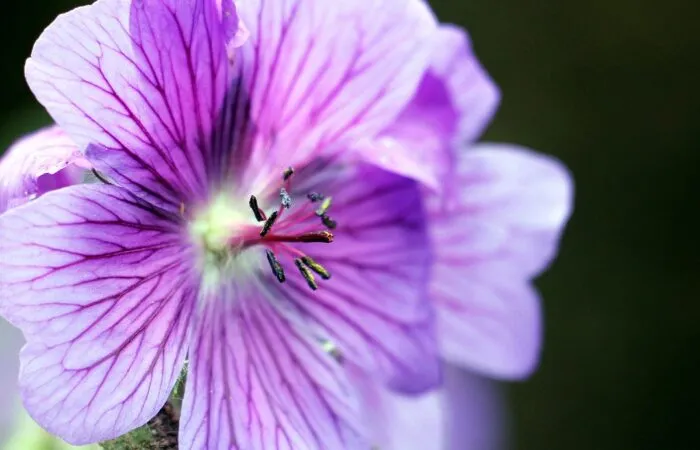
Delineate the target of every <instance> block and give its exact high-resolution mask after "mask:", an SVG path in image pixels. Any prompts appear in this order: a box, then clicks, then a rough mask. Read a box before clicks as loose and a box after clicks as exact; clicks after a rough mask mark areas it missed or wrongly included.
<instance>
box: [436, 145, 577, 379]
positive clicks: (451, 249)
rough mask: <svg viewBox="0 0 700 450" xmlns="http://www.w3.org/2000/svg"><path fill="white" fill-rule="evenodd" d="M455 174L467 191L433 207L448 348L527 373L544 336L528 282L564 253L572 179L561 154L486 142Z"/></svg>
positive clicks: (439, 299) (513, 374)
mask: <svg viewBox="0 0 700 450" xmlns="http://www.w3.org/2000/svg"><path fill="white" fill-rule="evenodd" d="M453 181H454V183H455V185H456V186H459V192H455V195H454V197H451V198H447V199H441V198H438V197H437V196H435V197H433V198H432V199H431V202H430V206H429V211H430V216H431V220H432V224H431V225H432V227H431V236H432V241H433V243H434V246H435V251H436V256H435V258H436V261H435V273H434V278H433V282H432V286H431V292H432V296H433V299H434V300H435V302H436V303H437V305H438V317H439V327H440V333H441V345H442V351H443V355H444V356H445V357H446V358H447V359H448V360H450V361H452V362H455V363H459V364H463V365H465V366H467V367H471V368H474V369H477V370H480V371H482V372H485V373H487V374H489V375H492V376H497V377H505V378H520V377H523V376H526V375H528V374H529V373H530V372H531V371H532V370H533V368H534V366H535V365H536V363H537V360H538V357H539V349H540V340H541V324H540V306H539V299H538V297H537V294H536V292H535V291H534V289H533V288H532V287H531V286H530V285H529V281H530V279H531V278H532V277H534V276H535V275H537V274H538V273H539V272H541V271H542V270H544V269H545V267H546V266H547V264H549V262H550V261H551V260H552V258H553V257H554V255H555V253H556V249H557V245H558V242H559V238H560V235H561V232H562V230H563V227H564V225H565V223H566V221H567V220H568V217H569V214H570V212H571V205H572V183H571V179H570V177H569V174H568V172H567V170H566V168H565V167H564V166H563V165H562V164H561V163H559V162H558V161H556V160H554V159H553V158H549V157H546V156H543V155H538V154H536V153H534V152H532V151H529V150H526V149H523V148H519V147H514V146H508V145H497V144H483V145H477V146H475V147H474V148H473V149H472V150H470V151H469V152H464V153H462V154H461V155H460V159H459V162H458V167H457V173H456V174H455V179H454V180H453Z"/></svg>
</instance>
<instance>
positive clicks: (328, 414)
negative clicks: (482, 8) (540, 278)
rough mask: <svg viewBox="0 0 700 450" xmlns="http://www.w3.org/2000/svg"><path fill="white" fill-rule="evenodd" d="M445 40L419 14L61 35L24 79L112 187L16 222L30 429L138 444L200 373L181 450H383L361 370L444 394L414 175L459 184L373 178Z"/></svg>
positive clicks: (412, 6) (73, 26)
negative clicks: (435, 46) (137, 433)
mask: <svg viewBox="0 0 700 450" xmlns="http://www.w3.org/2000/svg"><path fill="white" fill-rule="evenodd" d="M243 24H244V25H245V28H243V26H242V25H243ZM435 30H436V22H435V20H434V17H433V16H432V14H431V13H430V11H429V10H428V8H427V6H426V5H425V4H424V3H423V2H417V1H415V0H362V1H355V2H344V3H343V2H341V3H337V2H328V1H325V0H318V1H310V0H304V1H302V0H287V1H284V0H256V1H253V0H251V1H245V2H241V3H240V5H239V6H238V9H236V8H235V7H234V4H233V3H232V1H231V0H223V1H219V2H215V1H214V0H138V1H136V0H134V1H131V2H128V1H125V0H99V1H98V2H96V3H95V4H93V5H91V6H87V7H82V8H78V9H76V10H73V11H72V12H69V13H67V14H65V15H62V16H60V17H59V18H57V19H56V21H55V22H54V23H53V24H52V25H51V26H49V27H48V28H47V30H46V31H45V32H44V33H43V34H42V35H41V37H40V38H39V39H38V41H37V43H36V45H35V47H34V50H33V52H32V56H31V58H30V59H29V61H28V62H27V66H26V76H27V80H28V82H29V85H30V87H31V89H32V91H33V92H34V94H35V95H36V97H37V98H38V100H39V101H40V102H41V103H42V104H43V105H44V106H45V107H46V108H47V110H48V111H49V113H50V114H51V115H52V117H53V118H54V120H55V121H56V123H57V124H58V126H59V127H60V129H61V130H63V131H64V132H65V133H66V134H67V135H68V136H70V138H71V139H72V143H73V144H72V145H74V146H75V147H77V148H79V149H81V150H83V151H84V154H85V157H86V159H87V162H88V164H87V165H86V166H88V165H89V167H91V168H92V169H94V171H95V172H94V173H95V174H96V177H97V180H96V181H97V182H92V183H84V184H77V185H72V186H69V187H64V188H61V189H56V190H53V191H51V192H48V193H44V194H43V195H40V196H39V197H38V198H36V199H33V200H32V201H29V202H28V203H26V204H23V205H21V206H18V207H15V208H12V209H10V210H8V211H7V212H5V213H4V214H3V215H2V216H0V233H1V236H0V252H1V254H2V255H3V256H2V261H1V262H0V274H1V275H0V305H1V306H0V313H2V315H3V316H5V317H6V318H7V319H8V320H10V321H11V322H12V323H13V324H14V325H16V326H18V327H19V328H21V329H22V331H23V332H24V334H25V337H26V339H27V341H28V343H27V345H26V346H25V347H24V348H23V350H22V351H21V354H20V359H21V372H20V387H21V391H22V397H23V401H24V404H25V406H26V408H27V410H28V411H29V412H30V414H31V415H32V417H33V418H34V419H35V420H37V421H38V422H39V423H40V424H41V425H42V426H43V427H45V428H46V429H47V430H48V431H50V432H52V433H54V434H57V435H59V436H61V437H62V438H64V439H65V440H67V441H69V442H71V443H77V444H79V443H88V442H94V441H100V440H105V439H109V438H112V437H115V436H118V435H120V434H123V433H125V432H128V431H129V430H131V429H133V428H135V427H137V426H139V425H141V424H143V423H145V422H146V421H147V420H148V419H150V418H151V417H153V416H154V415H155V414H156V412H157V411H158V410H159V408H160V407H161V406H162V405H163V404H164V402H165V401H166V399H167V398H168V396H169V395H170V393H171V390H172V388H173V385H174V384H175V382H176V380H177V379H178V377H179V376H180V373H181V370H182V368H183V366H184V365H185V361H186V360H187V362H188V364H187V381H186V387H185V397H184V404H183V410H182V418H181V429H180V446H181V448H187V449H203V448H209V449H213V448H221V449H224V448H225V449H231V448H237V449H273V448H275V449H276V448H294V449H307V448H308V449H341V448H343V449H345V448H368V447H369V445H370V443H369V441H368V439H369V437H368V434H369V431H368V430H367V427H366V426H365V423H364V422H363V420H362V419H363V418H362V417H361V415H360V402H359V398H358V397H359V396H358V395H356V388H355V387H354V386H353V385H352V383H351V382H350V381H349V377H348V374H347V373H348V370H346V369H353V370H358V371H361V372H362V373H365V374H367V376H369V377H371V379H372V380H374V381H375V382H376V383H380V384H382V385H384V386H387V387H388V388H389V389H391V390H394V391H397V392H404V393H418V392H423V391H425V390H427V389H430V388H432V387H434V386H436V385H437V384H438V383H439V381H440V364H439V360H438V358H437V351H436V348H435V343H434V339H433V334H434V333H433V327H432V323H433V320H432V319H433V317H434V315H433V313H432V308H431V305H430V303H429V302H428V301H427V283H428V277H429V271H430V263H431V247H430V242H429V235H428V230H427V227H426V217H425V213H424V208H423V206H422V198H421V195H422V194H421V190H420V187H419V186H418V184H417V183H416V182H415V181H413V180H412V179H410V178H407V177H404V176H402V175H404V174H410V175H413V176H414V177H416V178H419V179H424V178H425V179H435V177H436V176H438V174H439V173H441V171H442V170H443V169H444V168H443V167H442V166H440V167H438V166H437V165H435V167H433V166H432V162H431V161H430V155H429V154H426V152H428V149H426V151H425V152H424V153H415V155H413V154H412V153H411V152H405V150H404V149H403V147H402V146H401V145H388V146H383V147H382V151H381V154H382V155H383V156H384V157H385V158H383V159H381V161H380V163H381V162H385V161H387V160H390V161H392V164H390V165H386V164H384V166H383V168H378V167H376V166H375V165H373V164H371V163H372V162H374V159H375V158H376V157H377V154H378V151H377V149H376V147H375V146H374V145H372V142H373V141H374V140H375V139H376V138H377V137H378V136H379V135H380V134H381V133H383V132H384V130H390V129H391V126H392V123H393V122H394V121H395V119H396V118H397V116H399V114H401V113H402V111H404V109H405V107H406V105H407V104H408V102H409V101H410V100H411V98H412V97H413V95H414V93H415V91H416V89H417V86H418V84H419V82H420V80H421V78H422V75H423V73H424V71H425V69H426V67H427V65H428V62H429V61H428V58H429V55H430V51H431V48H430V45H428V43H429V40H430V37H431V36H432V35H433V33H434V32H435ZM35 144H37V143H35ZM44 146H46V147H51V148H52V146H51V144H50V141H49V140H48V139H47V140H45V141H44V144H42V145H38V144H37V145H36V147H35V148H34V150H33V152H36V154H40V155H43V154H45V152H50V149H48V148H42V147H44ZM71 154H72V153H71ZM25 155H26V153H25ZM426 158H427V159H428V160H427V164H426V160H425V159H426ZM64 162H65V163H66V164H68V163H69V162H70V161H69V160H68V159H66V160H65V161H64ZM4 164H6V165H7V166H11V167H10V168H11V169H18V166H17V164H16V163H12V164H11V163H10V162H7V161H5V163H4ZM291 168H293V173H292V169H291ZM417 168H421V170H417ZM423 171H425V174H426V175H424V174H423ZM40 172H41V171H40V170H36V169H35V167H34V166H31V167H29V168H26V169H24V171H23V172H22V175H23V176H24V178H23V180H35V179H37V178H38V176H39V173H40ZM10 184H11V186H14V187H17V186H21V187H22V188H20V189H19V190H17V191H13V192H9V193H6V194H4V195H5V196H6V197H8V198H12V199H15V198H22V199H26V197H27V195H26V193H28V192H32V193H35V194H42V192H41V190H40V189H25V187H26V186H27V185H28V183H26V182H24V181H17V180H15V181H12V182H11V183H10ZM30 197H31V195H30ZM331 199H332V200H331ZM290 202H291V204H290ZM288 206H290V207H289V208H288ZM331 242H332V243H331ZM327 278H330V279H327Z"/></svg>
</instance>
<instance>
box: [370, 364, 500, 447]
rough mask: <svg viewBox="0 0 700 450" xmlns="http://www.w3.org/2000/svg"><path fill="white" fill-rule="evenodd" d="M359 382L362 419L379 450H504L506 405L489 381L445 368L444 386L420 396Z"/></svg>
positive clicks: (454, 369)
mask: <svg viewBox="0 0 700 450" xmlns="http://www.w3.org/2000/svg"><path fill="white" fill-rule="evenodd" d="M359 381H360V382H361V383H362V388H363V400H364V402H363V407H364V414H365V415H364V417H366V418H368V422H369V423H371V424H372V430H373V435H374V436H375V440H374V442H377V443H378V448H381V449H382V450H424V449H431V450H497V449H501V448H505V446H504V444H505V443H506V441H507V439H506V435H507V433H506V431H507V430H506V428H507V423H506V422H507V421H506V418H505V417H504V416H505V408H504V404H503V403H504V402H503V398H502V395H501V393H500V392H499V388H498V385H497V383H496V382H494V381H493V380H489V379H486V378H483V377H481V376H478V375H475V374H473V373H470V372H467V371H464V370H461V369H458V368H456V367H451V366H449V365H448V366H447V367H446V368H445V380H444V383H443V387H442V388H441V389H439V390H436V391H433V392H430V393H428V394H425V395H422V396H420V397H405V396H402V395H400V394H396V393H393V392H390V391H388V390H386V389H383V388H381V387H380V386H377V385H376V384H372V383H367V381H366V380H362V379H360V380H359ZM363 382H364V383H363ZM417 424H420V426H416V425H417Z"/></svg>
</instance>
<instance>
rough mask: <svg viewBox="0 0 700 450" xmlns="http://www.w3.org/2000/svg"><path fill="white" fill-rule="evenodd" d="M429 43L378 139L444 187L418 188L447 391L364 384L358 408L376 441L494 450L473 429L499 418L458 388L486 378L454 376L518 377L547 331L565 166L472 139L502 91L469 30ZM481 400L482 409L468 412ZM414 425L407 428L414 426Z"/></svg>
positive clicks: (403, 446)
mask: <svg viewBox="0 0 700 450" xmlns="http://www.w3.org/2000/svg"><path fill="white" fill-rule="evenodd" d="M432 42H433V48H434V51H433V53H432V55H433V56H432V61H431V65H430V68H429V70H428V72H427V73H426V75H425V77H424V79H423V81H422V83H421V85H420V87H419V90H418V93H417V94H416V97H415V98H414V100H413V101H412V102H411V104H409V106H408V107H407V109H406V111H405V112H404V113H403V114H402V115H401V116H400V117H399V119H398V120H397V121H396V123H394V124H393V125H392V126H391V127H390V128H389V129H388V130H387V131H386V132H385V134H384V136H383V138H382V139H383V141H384V142H388V143H391V142H400V144H401V146H402V147H403V148H406V149H408V150H409V151H408V152H406V153H405V154H404V155H415V154H424V155H425V159H424V162H425V164H427V165H429V166H431V167H433V168H434V169H437V171H436V172H433V174H438V176H439V178H431V177H430V176H429V174H428V173H427V172H426V171H421V170H420V167H421V166H411V165H408V164H401V167H402V168H403V170H404V173H406V174H409V175H412V176H414V177H416V178H418V179H421V180H423V181H424V182H426V183H428V184H433V185H434V186H435V187H436V188H439V193H436V192H434V191H428V190H424V197H425V202H426V205H427V211H428V222H429V225H428V229H429V235H430V239H431V243H432V245H433V250H434V264H433V267H432V274H431V281H430V298H431V301H432V302H433V303H434V305H435V307H436V310H437V332H438V336H439V345H440V353H441V356H442V357H443V359H444V360H445V364H446V366H447V373H448V376H447V379H446V383H445V386H444V388H443V389H442V390H440V391H436V392H433V393H430V394H427V395H424V396H422V397H418V398H407V397H405V396H401V395H399V394H396V393H392V392H389V391H387V390H384V389H382V388H381V387H380V386H377V385H376V384H371V383H369V384H368V385H369V386H370V388H366V390H367V391H368V392H369V393H367V392H366V393H365V403H366V406H365V409H366V410H367V411H368V413H373V414H374V416H375V418H374V420H373V421H372V423H373V424H374V425H375V435H376V436H378V438H377V440H379V441H381V442H383V444H384V445H383V446H382V447H381V448H382V449H388V450H414V449H415V450H422V449H425V448H431V449H436V450H440V449H445V450H481V449H495V448H501V446H502V444H503V441H502V440H498V439H487V437H488V436H491V437H492V438H493V437H494V435H493V434H489V433H486V435H480V434H479V431H485V430H487V429H489V428H488V427H489V426H492V425H498V420H497V419H494V420H495V421H489V420H486V419H485V417H489V415H490V414H491V413H490V411H492V408H493V407H494V405H493V404H491V403H490V401H489V400H487V397H481V398H479V397H476V398H473V399H471V400H470V399H469V398H466V396H465V395H464V392H472V393H474V392H476V391H478V388H476V386H479V385H482V384H483V383H487V382H486V381H484V380H483V379H476V380H474V379H470V378H469V377H468V376H465V375H461V376H460V375H452V376H449V374H450V373H452V374H455V373H457V374H459V373H462V374H463V373H464V372H463V370H462V369H458V367H461V368H464V369H467V370H468V371H474V372H476V373H480V374H482V376H486V377H492V378H497V379H502V380H518V379H522V378H525V377H527V376H528V375H530V374H531V373H532V371H533V370H534V369H535V367H536V365H537V362H538V360H539V354H540V348H541V339H542V330H541V311H540V301H539V298H538V295H537V292H536V291H535V289H534V288H533V286H532V283H531V281H532V279H533V278H534V277H535V276H537V275H538V274H539V273H541V272H542V271H543V270H544V269H545V268H546V267H547V266H548V264H549V263H550V262H551V260H552V259H553V258H554V256H555V254H556V250H557V246H558V242H559V238H560V235H561V233H562V230H563V228H564V225H565V224H566V221H567V220H568V218H569V215H570V213H571V208H572V196H573V187H572V182H571V178H570V175H569V173H568V171H567V170H566V168H565V167H564V166H563V165H562V164H561V163H560V162H558V161H556V160H554V159H553V158H551V157H547V156H544V155H539V154H536V153H535V152H533V151H531V150H527V149H524V148H521V147H518V146H513V145H506V144H475V143H474V142H475V140H476V139H478V137H479V136H480V134H481V133H482V131H483V129H484V128H485V127H486V125H487V124H488V122H489V121H490V119H491V117H492V115H493V113H494V111H495V110H496V108H497V106H498V102H499V97H500V96H499V92H498V89H497V88H496V86H495V85H494V83H493V82H492V81H491V79H490V78H489V76H488V75H487V74H486V72H485V71H484V70H483V68H482V67H481V65H480V64H479V62H478V60H477V59H476V56H475V55H474V54H473V51H472V48H471V43H470V41H469V38H468V37H467V35H466V34H465V33H464V31H462V30H459V29H457V28H454V27H450V26H442V27H441V28H440V29H439V31H438V32H437V33H435V35H434V36H433V39H432ZM411 150H412V151H411ZM377 162H379V163H380V164H381V160H380V159H378V160H377ZM386 167H391V163H388V164H387V165H386ZM475 383H476V385H475ZM472 395H476V394H472ZM481 400H483V401H481ZM470 401H471V402H472V403H468V402H470ZM479 408H482V409H483V411H482V414H483V415H482V416H479V415H478V414H475V411H478V409H479ZM482 419H483V421H482ZM418 423H420V424H421V426H420V427H416V430H413V431H412V430H411V427H410V424H418ZM480 437H481V438H483V439H480ZM430 443H432V444H430Z"/></svg>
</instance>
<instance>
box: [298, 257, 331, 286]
mask: <svg viewBox="0 0 700 450" xmlns="http://www.w3.org/2000/svg"><path fill="white" fill-rule="evenodd" d="M301 262H303V263H304V264H306V266H307V267H308V268H309V269H311V270H313V271H314V272H316V273H317V274H319V275H321V278H323V279H324V280H330V278H331V274H330V273H328V271H327V270H326V268H325V267H323V266H322V265H320V264H319V263H317V262H316V261H314V260H313V259H311V258H310V257H308V256H304V257H303V258H301Z"/></svg>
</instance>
